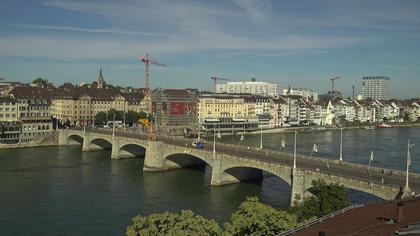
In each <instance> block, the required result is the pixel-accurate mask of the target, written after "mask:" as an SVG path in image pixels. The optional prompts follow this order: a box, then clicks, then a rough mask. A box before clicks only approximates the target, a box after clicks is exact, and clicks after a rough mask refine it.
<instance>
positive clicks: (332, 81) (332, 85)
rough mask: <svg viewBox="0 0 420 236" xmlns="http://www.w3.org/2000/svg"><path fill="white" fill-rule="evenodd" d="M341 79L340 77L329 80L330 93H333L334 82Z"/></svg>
mask: <svg viewBox="0 0 420 236" xmlns="http://www.w3.org/2000/svg"><path fill="white" fill-rule="evenodd" d="M336 79H341V77H334V78H332V79H330V80H331V92H334V80H336Z"/></svg>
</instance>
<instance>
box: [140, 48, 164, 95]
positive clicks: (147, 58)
mask: <svg viewBox="0 0 420 236" xmlns="http://www.w3.org/2000/svg"><path fill="white" fill-rule="evenodd" d="M139 60H140V61H141V62H143V63H144V64H146V85H145V87H146V91H148V90H149V71H150V70H149V64H154V65H158V66H165V67H166V65H165V64H162V63H159V62H157V61H153V60H152V58H151V57H149V54H148V53H146V56H144V57H143V58H139Z"/></svg>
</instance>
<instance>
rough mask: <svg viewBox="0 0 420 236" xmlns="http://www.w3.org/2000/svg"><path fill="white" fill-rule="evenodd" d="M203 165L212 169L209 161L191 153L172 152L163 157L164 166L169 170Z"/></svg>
mask: <svg viewBox="0 0 420 236" xmlns="http://www.w3.org/2000/svg"><path fill="white" fill-rule="evenodd" d="M205 165H208V166H210V167H212V162H211V160H209V159H208V158H204V157H202V156H201V155H197V154H193V153H188V152H174V153H168V154H166V157H165V166H166V167H169V168H184V167H194V166H205Z"/></svg>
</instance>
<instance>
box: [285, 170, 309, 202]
mask: <svg viewBox="0 0 420 236" xmlns="http://www.w3.org/2000/svg"><path fill="white" fill-rule="evenodd" d="M311 186H312V183H307V181H306V179H305V172H304V171H301V170H297V169H293V170H292V196H291V199H290V205H291V206H294V205H295V204H296V203H298V202H301V201H302V200H303V198H304V197H308V196H310V195H311V193H310V192H308V191H307V189H308V188H310V187H311Z"/></svg>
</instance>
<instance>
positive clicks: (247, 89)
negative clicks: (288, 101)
mask: <svg viewBox="0 0 420 236" xmlns="http://www.w3.org/2000/svg"><path fill="white" fill-rule="evenodd" d="M280 91H281V90H280V87H279V86H278V85H277V84H273V83H269V82H262V81H245V82H227V83H226V84H217V85H216V93H235V94H241V93H249V94H254V95H261V96H271V97H273V96H278V95H281V93H280Z"/></svg>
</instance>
